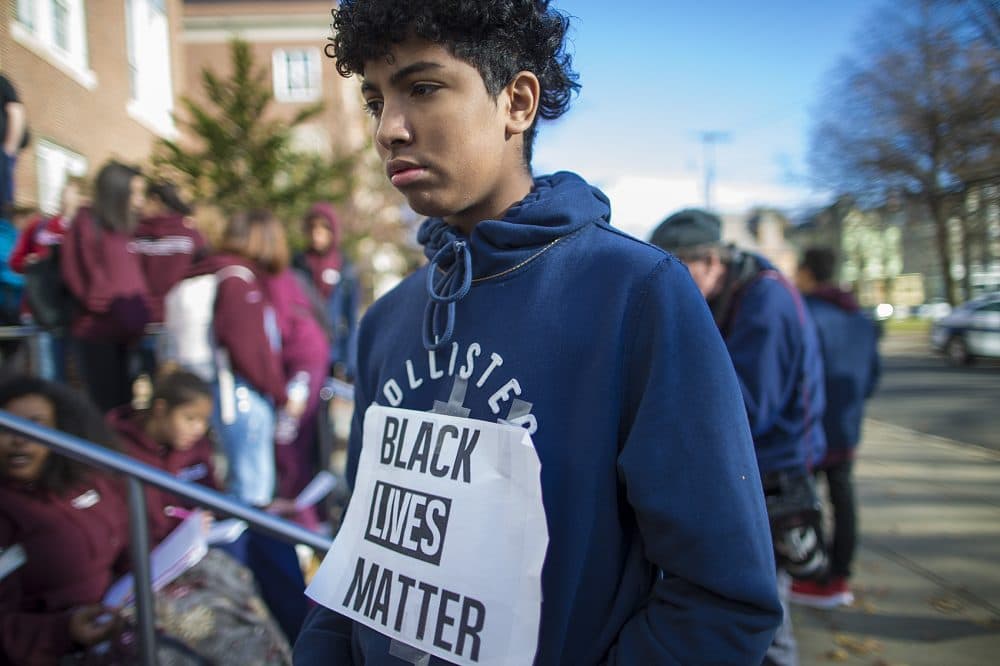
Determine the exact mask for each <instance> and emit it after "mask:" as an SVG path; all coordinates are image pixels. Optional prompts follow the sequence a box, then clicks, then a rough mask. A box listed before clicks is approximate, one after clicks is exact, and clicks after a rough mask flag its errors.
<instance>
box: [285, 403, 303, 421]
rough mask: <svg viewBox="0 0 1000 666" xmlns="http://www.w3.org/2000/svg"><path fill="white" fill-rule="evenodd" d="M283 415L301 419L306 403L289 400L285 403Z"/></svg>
mask: <svg viewBox="0 0 1000 666" xmlns="http://www.w3.org/2000/svg"><path fill="white" fill-rule="evenodd" d="M282 409H283V410H285V413H286V414H288V415H289V416H291V417H292V418H295V419H298V418H301V416H302V414H303V413H305V411H306V401H305V400H289V401H287V402H286V403H285V405H284V407H282Z"/></svg>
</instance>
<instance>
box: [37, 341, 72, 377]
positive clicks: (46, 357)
mask: <svg viewBox="0 0 1000 666" xmlns="http://www.w3.org/2000/svg"><path fill="white" fill-rule="evenodd" d="M37 344H38V370H37V371H38V376H39V377H41V378H42V379H48V380H49V381H55V382H64V381H66V338H65V337H64V336H63V334H62V333H53V332H51V331H39V332H38V339H37Z"/></svg>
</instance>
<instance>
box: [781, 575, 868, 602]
mask: <svg viewBox="0 0 1000 666" xmlns="http://www.w3.org/2000/svg"><path fill="white" fill-rule="evenodd" d="M788 600H789V601H791V602H792V603H794V604H799V605H801V606H812V607H813V608H836V607H837V606H849V605H851V604H852V603H853V602H854V595H853V594H851V588H850V587H848V585H847V579H846V578H831V579H830V580H828V581H827V582H825V583H817V582H815V581H811V580H794V581H792V589H791V591H790V592H789V594H788Z"/></svg>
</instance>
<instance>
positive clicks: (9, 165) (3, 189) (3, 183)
mask: <svg viewBox="0 0 1000 666" xmlns="http://www.w3.org/2000/svg"><path fill="white" fill-rule="evenodd" d="M0 159H2V160H3V162H2V163H0V217H6V216H7V214H8V213H10V211H9V209H8V207H10V206H13V205H14V169H15V168H16V167H17V157H16V156H11V155H8V154H7V153H5V152H3V151H2V150H0Z"/></svg>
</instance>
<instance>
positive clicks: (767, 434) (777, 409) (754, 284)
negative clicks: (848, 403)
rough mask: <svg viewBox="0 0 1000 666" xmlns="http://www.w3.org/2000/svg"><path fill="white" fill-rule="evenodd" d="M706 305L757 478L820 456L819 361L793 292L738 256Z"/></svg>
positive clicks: (751, 258)
mask: <svg viewBox="0 0 1000 666" xmlns="http://www.w3.org/2000/svg"><path fill="white" fill-rule="evenodd" d="M726 279H727V285H726V286H725V287H724V288H723V291H722V293H721V294H720V295H719V296H717V297H715V298H713V299H712V301H711V303H710V305H711V306H712V311H713V312H714V313H715V318H716V321H717V322H718V324H719V327H720V329H721V330H722V335H723V337H724V338H725V340H726V347H727V348H728V349H729V353H730V354H731V355H732V358H733V365H734V366H735V368H736V375H737V376H738V377H739V380H740V389H741V391H742V392H743V400H744V402H745V403H746V409H747V416H748V417H749V419H750V430H751V432H752V433H753V441H754V446H755V448H756V450H757V462H758V464H759V465H760V472H761V474H768V473H770V472H778V471H783V470H806V469H807V468H810V467H812V466H814V465H816V464H818V463H819V461H820V460H821V459H822V458H823V455H824V453H825V452H826V437H825V435H824V433H823V410H824V407H825V405H826V396H825V390H824V385H823V357H822V354H821V352H820V348H819V340H818V339H817V337H816V328H815V326H814V324H813V321H812V318H811V317H810V316H809V312H808V310H807V308H806V306H805V304H804V302H803V299H802V296H801V295H800V294H799V292H798V290H797V289H796V288H795V287H794V286H793V285H792V284H791V283H790V282H789V281H788V280H787V279H786V278H785V276H784V275H782V274H781V273H780V272H779V271H778V269H776V268H775V267H774V266H773V265H772V264H771V263H770V262H768V261H767V260H766V259H764V258H763V257H761V256H759V255H756V254H752V253H748V252H739V253H737V255H736V257H735V258H734V259H733V260H732V261H731V262H730V263H729V264H728V272H727V278H726Z"/></svg>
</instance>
